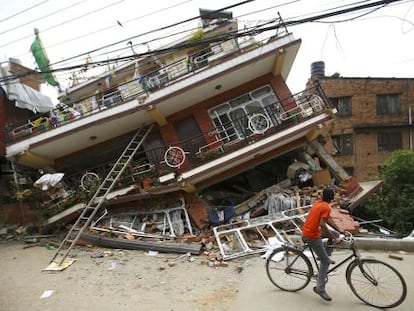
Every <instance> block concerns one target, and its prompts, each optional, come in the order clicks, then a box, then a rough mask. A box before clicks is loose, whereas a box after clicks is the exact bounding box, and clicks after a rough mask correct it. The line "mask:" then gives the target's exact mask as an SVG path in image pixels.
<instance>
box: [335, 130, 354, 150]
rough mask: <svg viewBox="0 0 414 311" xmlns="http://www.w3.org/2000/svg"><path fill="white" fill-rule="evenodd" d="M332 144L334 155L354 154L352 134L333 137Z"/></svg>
mask: <svg viewBox="0 0 414 311" xmlns="http://www.w3.org/2000/svg"><path fill="white" fill-rule="evenodd" d="M332 143H333V146H334V154H335V155H347V154H353V152H354V145H353V136H352V134H342V135H333V136H332Z"/></svg>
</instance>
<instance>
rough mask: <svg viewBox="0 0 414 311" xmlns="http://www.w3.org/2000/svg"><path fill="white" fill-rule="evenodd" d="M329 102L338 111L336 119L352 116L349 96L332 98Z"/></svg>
mask: <svg viewBox="0 0 414 311" xmlns="http://www.w3.org/2000/svg"><path fill="white" fill-rule="evenodd" d="M329 101H330V102H331V103H332V105H333V106H334V107H335V108H336V109H337V110H338V117H351V116H352V105H351V96H343V97H332V98H329Z"/></svg>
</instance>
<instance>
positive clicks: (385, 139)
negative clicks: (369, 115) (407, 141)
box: [378, 132, 402, 151]
mask: <svg viewBox="0 0 414 311" xmlns="http://www.w3.org/2000/svg"><path fill="white" fill-rule="evenodd" d="M397 149H402V134H401V132H378V151H394V150H397Z"/></svg>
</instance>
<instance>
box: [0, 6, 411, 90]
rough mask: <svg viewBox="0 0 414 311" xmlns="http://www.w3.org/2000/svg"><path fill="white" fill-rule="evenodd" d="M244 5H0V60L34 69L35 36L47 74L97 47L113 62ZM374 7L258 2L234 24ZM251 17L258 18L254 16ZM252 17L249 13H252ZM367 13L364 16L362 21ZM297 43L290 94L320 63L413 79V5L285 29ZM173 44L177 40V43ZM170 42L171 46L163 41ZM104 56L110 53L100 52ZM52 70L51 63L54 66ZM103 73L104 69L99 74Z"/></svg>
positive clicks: (331, 68) (95, 55)
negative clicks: (203, 12) (206, 13)
mask: <svg viewBox="0 0 414 311" xmlns="http://www.w3.org/2000/svg"><path fill="white" fill-rule="evenodd" d="M240 2H242V1H234V0H231V1H230V0H220V1H219V0H168V1H167V0H155V1H142V0H141V1H137V0H99V1H97V0H71V1H69V0H18V1H17V0H1V1H0V61H5V60H7V59H8V58H9V57H13V58H18V59H20V60H21V62H22V64H23V65H25V66H27V67H29V68H35V67H36V65H35V62H34V59H33V57H32V55H31V54H30V52H29V49H30V45H31V43H32V42H33V40H34V32H33V29H34V28H35V27H36V28H38V29H39V31H40V37H41V40H42V42H43V45H44V46H45V48H46V51H47V54H48V56H49V59H50V61H51V63H52V64H54V65H53V68H54V69H55V68H59V67H64V66H68V65H74V64H79V62H82V61H83V59H85V56H82V57H81V58H74V59H72V60H70V61H64V60H66V59H68V58H72V57H74V56H77V55H80V54H83V53H86V52H91V53H90V54H91V57H92V60H94V61H95V60H97V59H99V58H101V59H102V57H104V58H105V57H106V58H108V54H103V53H102V51H96V52H93V51H94V50H95V49H97V48H99V47H103V46H106V45H110V44H112V43H115V42H121V43H120V44H118V45H115V46H113V47H112V48H111V49H112V50H115V49H117V50H118V49H120V50H118V51H115V52H113V53H112V54H111V55H112V56H115V55H118V56H126V55H130V54H131V50H129V49H128V46H127V45H126V42H127V41H123V40H124V39H127V38H132V39H131V41H132V42H133V44H138V43H141V42H144V41H145V40H152V39H154V38H159V37H161V36H162V35H171V34H172V33H176V32H179V31H185V30H189V29H191V28H192V27H197V25H198V24H197V22H192V23H186V24H182V25H180V26H177V27H174V28H172V29H168V30H164V31H162V32H157V33H154V34H151V35H147V36H138V35H142V34H144V33H146V32H149V31H151V30H154V29H158V28H162V27H164V26H167V25H170V24H173V23H177V22H180V21H184V20H186V19H189V18H192V17H195V16H197V15H199V8H203V9H210V10H217V9H221V8H223V7H227V6H230V5H233V4H236V3H240ZM372 2H376V1H372V0H370V1H358V0H354V1H352V0H301V1H300V0H298V1H295V0H281V1H276V0H256V1H252V2H250V3H247V4H243V5H240V6H238V7H235V8H233V9H229V11H232V13H233V17H237V18H238V19H239V20H240V21H247V20H249V21H250V22H253V23H259V22H260V21H264V20H269V19H271V18H274V17H276V16H277V14H278V12H279V13H280V15H281V16H282V18H283V19H284V20H286V21H288V20H292V19H302V18H304V17H309V16H313V15H318V14H321V13H326V12H327V11H326V10H328V9H333V8H338V9H342V8H345V7H346V5H347V4H354V5H360V4H365V3H372ZM254 12H256V13H254ZM252 13H254V14H252ZM368 13H369V14H368ZM288 30H289V31H291V32H292V33H293V35H294V36H295V37H296V38H300V39H302V45H301V47H300V50H299V53H298V55H297V59H296V61H295V63H294V65H293V68H292V71H291V73H290V75H289V77H288V80H287V83H288V86H289V87H290V88H291V90H292V91H294V92H298V91H301V90H302V89H303V88H304V87H305V84H306V81H307V79H308V78H309V76H310V68H311V63H312V62H315V61H324V62H325V73H326V75H332V74H334V73H336V72H338V73H340V74H341V75H342V76H345V77H368V76H370V77H403V78H405V77H407V78H413V77H414V51H413V50H414V44H413V42H414V31H413V30H414V1H413V0H410V1H408V0H404V1H400V2H396V3H394V4H391V5H388V6H386V7H384V8H381V9H378V10H376V11H374V10H373V9H370V10H364V11H360V12H358V13H354V14H346V15H341V16H336V17H333V18H330V19H326V20H324V23H321V22H319V23H306V24H304V25H300V26H292V27H289V28H288ZM177 38H178V37H177ZM169 40H170V39H169ZM163 43H164V41H162V40H155V41H151V43H150V44H149V46H145V45H142V46H140V47H136V48H135V49H136V50H137V51H138V52H140V51H146V50H147V49H148V48H150V49H157V48H159V47H160V46H161V45H162V44H163ZM105 51H108V50H105ZM55 63H57V64H55ZM102 69H103V68H102ZM57 79H58V80H59V82H60V83H61V85H62V86H63V87H66V86H68V85H69V80H68V73H65V74H63V73H59V74H57Z"/></svg>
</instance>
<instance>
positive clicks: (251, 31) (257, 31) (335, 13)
mask: <svg viewBox="0 0 414 311" xmlns="http://www.w3.org/2000/svg"><path fill="white" fill-rule="evenodd" d="M250 1H252V0H250ZM250 1H245V2H250ZM399 1H403V0H382V1H377V2H374V3H369V4H363V5H359V6H354V7H350V8H346V9H341V10H337V11H333V12H329V13H324V14H319V15H314V16H311V17H306V18H302V19H298V20H290V21H283V22H280V23H277V24H276V25H272V26H268V27H263V25H267V24H268V22H266V23H264V24H262V25H260V26H257V27H255V28H254V29H248V30H247V31H242V32H233V33H226V34H223V35H221V36H216V37H213V38H209V39H203V40H200V41H198V42H196V43H185V44H180V45H176V46H174V47H169V48H164V49H157V50H153V51H151V52H146V53H140V54H135V55H129V56H125V57H117V58H113V59H108V60H103V61H98V62H92V63H90V64H89V65H90V66H91V67H93V66H95V67H96V66H103V65H108V64H111V63H115V62H123V61H131V60H134V59H136V58H139V57H142V56H145V55H148V54H157V53H158V54H160V53H166V52H170V51H172V50H179V49H186V48H189V47H192V46H195V45H202V44H208V43H214V42H222V41H225V40H229V39H231V38H239V37H243V36H251V35H257V34H260V33H263V32H266V31H272V30H275V29H277V28H280V27H285V26H296V25H300V24H304V23H309V22H316V21H319V20H322V19H326V18H329V17H333V16H338V15H342V14H346V13H351V12H356V11H360V10H364V9H367V8H372V7H375V6H385V5H388V4H390V3H394V2H399ZM224 9H226V8H223V9H221V10H224ZM217 11H220V10H217ZM217 11H214V12H217ZM199 17H201V16H198V17H197V18H199ZM192 19H195V18H192ZM181 23H183V21H182V22H178V23H175V24H173V25H176V24H181ZM167 27H168V26H166V27H164V28H167ZM135 37H137V36H135ZM135 37H133V38H135ZM119 42H123V41H119ZM119 42H117V43H119ZM117 43H115V44H117ZM112 45H114V44H112ZM112 45H107V46H105V47H108V46H112ZM96 50H99V49H95V50H94V51H96ZM81 55H87V53H85V54H81ZM84 66H85V65H84V64H80V65H74V66H69V67H62V68H57V69H54V70H50V72H62V71H71V70H74V69H79V68H83V67H84ZM34 73H36V74H39V73H40V72H38V71H35V72H33V71H30V72H27V73H21V74H19V75H13V76H8V77H4V78H3V79H1V80H0V82H5V81H10V80H14V79H16V78H19V77H22V76H25V75H29V74H34ZM45 73H46V72H45Z"/></svg>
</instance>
